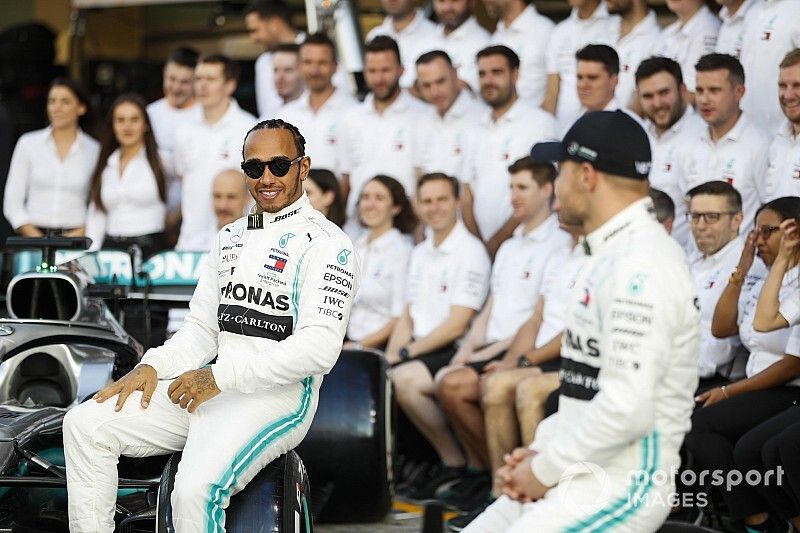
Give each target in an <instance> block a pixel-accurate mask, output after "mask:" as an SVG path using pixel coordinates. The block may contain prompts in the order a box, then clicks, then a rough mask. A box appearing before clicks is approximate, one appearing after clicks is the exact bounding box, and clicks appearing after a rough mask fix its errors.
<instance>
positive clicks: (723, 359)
mask: <svg viewBox="0 0 800 533" xmlns="http://www.w3.org/2000/svg"><path fill="white" fill-rule="evenodd" d="M688 197H689V210H688V211H687V213H686V218H687V220H688V221H689V224H690V227H691V230H692V237H693V238H694V242H695V245H696V246H697V250H698V251H697V252H696V254H695V256H694V257H692V258H690V260H689V265H690V269H691V272H692V278H694V286H695V290H696V291H697V303H698V306H699V308H700V343H699V344H698V350H697V355H698V365H699V367H698V373H699V375H700V385H699V387H698V392H703V391H705V390H708V389H711V388H713V387H718V386H720V385H724V384H725V383H728V381H730V379H729V378H730V377H731V375H730V373H731V366H732V363H733V360H734V358H735V357H736V354H737V353H739V350H740V346H741V343H740V342H739V336H738V335H734V336H732V337H727V338H724V339H718V338H716V337H714V336H713V335H712V334H711V319H712V317H713V316H714V308H715V307H716V306H717V300H719V297H720V295H721V294H722V291H723V289H725V285H726V284H727V280H728V276H729V275H730V273H731V272H732V271H733V269H734V267H735V266H736V265H737V263H738V261H739V256H741V255H742V248H743V247H744V240H743V238H742V237H740V236H739V228H740V227H741V225H742V196H741V195H740V194H739V192H738V191H737V190H736V189H734V188H733V186H732V185H729V184H727V183H725V182H724V181H709V182H708V183H703V184H702V185H698V186H697V187H695V188H694V189H692V190H690V191H689V193H688Z"/></svg>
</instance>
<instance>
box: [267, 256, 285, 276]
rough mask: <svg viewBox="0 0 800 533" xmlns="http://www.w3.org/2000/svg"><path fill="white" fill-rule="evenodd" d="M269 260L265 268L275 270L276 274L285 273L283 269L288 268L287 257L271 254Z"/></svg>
mask: <svg viewBox="0 0 800 533" xmlns="http://www.w3.org/2000/svg"><path fill="white" fill-rule="evenodd" d="M269 259H270V260H269V261H268V262H267V264H266V265H264V268H266V269H269V270H274V271H275V272H283V269H284V268H286V258H285V257H280V256H278V255H272V254H270V256H269Z"/></svg>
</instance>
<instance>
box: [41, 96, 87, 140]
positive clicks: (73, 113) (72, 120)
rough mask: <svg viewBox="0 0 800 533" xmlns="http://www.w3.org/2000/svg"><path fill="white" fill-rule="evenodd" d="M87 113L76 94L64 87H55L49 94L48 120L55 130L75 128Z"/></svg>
mask: <svg viewBox="0 0 800 533" xmlns="http://www.w3.org/2000/svg"><path fill="white" fill-rule="evenodd" d="M85 113H86V106H85V105H83V104H82V103H81V102H80V100H78V97H77V96H76V95H75V93H73V92H72V90H71V89H70V88H69V87H66V86H64V85H55V86H54V87H53V88H51V89H50V92H49V93H48V94H47V118H48V119H49V120H50V125H51V126H53V128H54V129H57V130H59V129H65V128H75V127H77V125H78V119H79V118H80V117H82V116H83V115H84V114H85Z"/></svg>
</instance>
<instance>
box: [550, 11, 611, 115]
mask: <svg viewBox="0 0 800 533" xmlns="http://www.w3.org/2000/svg"><path fill="white" fill-rule="evenodd" d="M618 35H619V17H618V16H617V15H609V14H608V9H607V8H606V4H605V2H600V4H599V5H598V6H597V9H595V10H594V13H592V16H591V17H589V18H588V19H581V18H579V17H578V9H577V8H573V9H572V12H571V13H570V15H569V18H567V19H566V20H564V21H562V22H560V23H558V25H556V27H555V29H554V30H553V35H552V38H550V40H549V41H548V42H547V44H546V49H547V73H548V74H558V76H559V78H560V80H561V81H560V84H559V90H558V104H557V105H556V118H557V119H558V125H559V131H566V129H568V124H572V123H573V122H575V120H576V119H577V118H578V116H579V115H580V109H581V103H580V100H578V74H577V71H578V60H577V59H575V53H576V52H577V51H578V50H580V49H581V48H583V47H584V46H586V45H587V44H607V45H609V46H614V44H616V41H617V36H618Z"/></svg>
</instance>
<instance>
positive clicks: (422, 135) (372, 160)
mask: <svg viewBox="0 0 800 533" xmlns="http://www.w3.org/2000/svg"><path fill="white" fill-rule="evenodd" d="M373 99H374V97H373V95H372V94H369V95H367V98H366V99H365V100H364V102H363V103H361V104H360V105H357V106H356V107H354V108H353V109H352V110H351V111H350V113H348V115H347V117H345V119H344V122H345V124H344V128H343V129H342V130H340V131H343V132H344V135H343V137H342V138H343V140H344V142H342V143H341V144H340V149H341V150H340V152H339V160H340V161H341V162H342V163H341V164H342V166H341V168H342V172H343V173H346V174H349V175H350V195H349V196H348V198H347V216H348V218H349V219H350V221H348V224H349V225H352V224H351V222H353V221H355V216H356V202H357V201H358V197H359V195H360V194H361V188H362V187H363V186H364V184H365V183H367V182H368V181H369V180H371V179H372V178H373V177H374V176H375V175H377V174H386V175H387V176H391V177H393V178H394V179H396V180H397V181H399V182H400V183H401V184H402V185H403V187H404V188H405V190H406V194H408V196H410V197H411V196H414V193H415V191H416V180H417V175H416V170H417V169H418V168H422V166H423V163H424V156H425V150H426V146H427V144H428V142H429V139H430V137H431V128H430V126H429V124H430V117H431V113H432V112H433V111H432V110H431V109H430V107H429V106H427V105H426V104H423V103H422V102H420V101H419V100H417V99H416V98H414V97H412V96H410V95H409V94H408V93H406V92H405V91H402V92H401V93H400V96H398V97H397V99H396V100H395V101H394V102H393V103H392V104H391V105H390V106H389V107H388V108H386V109H385V110H384V111H383V113H382V114H379V113H378V112H377V111H376V110H375V104H374V102H373ZM350 229H352V228H350Z"/></svg>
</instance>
